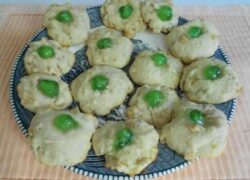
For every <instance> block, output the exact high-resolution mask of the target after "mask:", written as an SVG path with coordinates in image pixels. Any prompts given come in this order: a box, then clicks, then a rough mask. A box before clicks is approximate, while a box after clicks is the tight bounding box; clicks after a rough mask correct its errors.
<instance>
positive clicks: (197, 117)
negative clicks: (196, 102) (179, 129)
mask: <svg viewBox="0 0 250 180" xmlns="http://www.w3.org/2000/svg"><path fill="white" fill-rule="evenodd" d="M189 118H190V119H191V120H192V121H193V122H194V123H195V124H199V125H204V121H205V118H204V115H203V113H202V112H201V111H199V110H197V109H193V110H191V111H190V112H189Z"/></svg>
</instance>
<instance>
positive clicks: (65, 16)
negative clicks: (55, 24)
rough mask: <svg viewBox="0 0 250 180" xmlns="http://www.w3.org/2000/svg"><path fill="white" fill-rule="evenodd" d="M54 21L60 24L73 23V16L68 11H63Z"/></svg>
mask: <svg viewBox="0 0 250 180" xmlns="http://www.w3.org/2000/svg"><path fill="white" fill-rule="evenodd" d="M56 20H57V21H59V22H61V23H70V22H72V21H73V15H72V14H71V12H70V11H67V10H64V11H61V12H59V13H58V14H57V15H56Z"/></svg>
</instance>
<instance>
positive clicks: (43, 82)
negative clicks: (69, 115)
mask: <svg viewBox="0 0 250 180" xmlns="http://www.w3.org/2000/svg"><path fill="white" fill-rule="evenodd" d="M17 92H18V96H19V98H20V101H21V104H22V105H23V106H24V107H25V108H27V109H28V110H30V111H32V112H39V111H44V110H45V109H49V108H51V109H55V110H62V109H65V108H66V107H68V106H69V105H70V104H71V103H72V96H71V94H70V90H69V87H68V85H67V84H66V83H65V82H63V81H62V80H61V79H59V78H58V77H55V76H52V75H46V74H32V75H30V76H24V77H23V78H21V80H20V83H19V84H18V85H17Z"/></svg>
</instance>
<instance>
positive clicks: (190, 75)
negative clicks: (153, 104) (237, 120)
mask: <svg viewBox="0 0 250 180" xmlns="http://www.w3.org/2000/svg"><path fill="white" fill-rule="evenodd" d="M213 76H214V78H213ZM211 78H212V79H211ZM180 87H181V89H182V90H183V91H184V93H185V95H186V96H187V98H188V99H190V100H192V101H195V102H203V103H210V104H218V103H224V102H226V101H228V100H230V99H233V98H236V97H237V96H239V95H240V93H241V92H242V86H241V84H240V82H239V79H238V76H237V74H236V72H235V71H234V70H233V68H232V67H231V66H230V65H228V64H226V63H225V62H223V61H221V60H219V59H215V58H207V59H198V61H196V62H194V63H192V64H190V65H189V66H186V67H185V68H184V70H183V76H182V78H181V82H180Z"/></svg>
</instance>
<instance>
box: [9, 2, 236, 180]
mask: <svg viewBox="0 0 250 180" xmlns="http://www.w3.org/2000/svg"><path fill="white" fill-rule="evenodd" d="M99 10H100V6H97V7H91V8H88V10H87V11H88V14H89V17H90V21H91V28H92V29H93V28H97V27H99V26H102V25H103V24H102V19H101V16H100V13H99ZM186 22H187V20H186V19H184V18H182V17H180V18H179V25H181V24H184V23H186ZM150 34H151V33H142V34H139V35H138V36H136V37H135V38H134V39H133V40H132V41H133V44H134V46H135V48H134V50H133V54H132V61H133V59H134V57H135V56H136V55H137V54H138V53H139V52H140V51H142V50H145V49H162V48H164V44H163V43H164V42H163V41H164V38H162V36H164V35H163V34H162V35H153V34H151V35H150ZM42 37H48V34H47V30H46V29H45V28H43V29H41V30H40V31H39V32H37V33H36V34H35V35H34V36H33V37H32V38H31V40H30V41H28V42H27V43H26V44H25V45H24V47H23V49H22V50H21V52H20V53H19V55H18V56H17V58H16V63H15V65H14V66H13V70H12V74H11V79H10V89H9V96H10V103H11V106H12V110H13V114H14V116H15V119H16V121H17V124H18V126H19V127H20V129H21V131H22V132H23V134H24V135H25V136H26V137H27V136H28V128H29V125H30V121H31V119H32V117H33V116H34V114H33V113H32V112H30V111H28V110H27V109H25V108H24V107H23V106H22V105H21V104H20V99H19V97H18V93H17V89H16V87H17V85H18V83H19V81H20V79H21V78H22V77H23V76H25V75H26V72H25V69H24V55H25V53H26V51H27V49H28V48H29V44H30V43H31V42H33V41H37V40H40V39H41V38H42ZM141 39H143V40H141ZM70 50H73V51H74V52H75V57H76V63H75V65H74V66H73V68H72V69H71V71H70V72H69V73H67V74H65V75H64V76H62V80H63V81H65V82H67V83H69V84H70V83H71V82H72V81H73V79H75V77H77V76H78V75H79V74H80V73H82V72H84V71H86V70H87V69H88V68H89V67H90V65H89V63H88V61H87V57H86V54H85V51H86V46H84V47H79V46H78V47H73V48H70ZM214 56H215V57H216V58H218V59H220V60H221V61H225V62H226V63H228V64H229V63H230V62H229V60H228V58H227V56H226V55H225V53H224V52H223V50H222V48H221V47H219V48H218V49H217V51H216V52H215V54H214ZM128 66H129V65H128ZM128 66H127V67H125V68H124V69H123V70H124V71H126V72H127V70H128ZM135 86H136V85H135ZM177 91H178V94H179V95H180V96H181V95H182V94H181V92H180V91H179V90H177ZM129 98H130V97H128V98H127V100H126V101H125V102H124V104H123V105H121V106H119V107H118V108H116V109H114V110H113V111H112V113H111V114H110V115H108V116H102V117H98V119H99V120H100V123H105V119H107V118H109V119H112V120H119V119H121V118H123V117H124V110H125V109H126V106H127V102H128V99H129ZM76 105H77V103H73V104H72V105H71V107H74V106H76ZM235 106H236V99H233V100H230V101H228V102H226V103H223V104H218V105H216V107H217V108H218V109H220V110H222V111H223V112H224V113H225V114H226V116H227V119H228V122H229V123H230V121H231V120H232V115H233V113H234V110H235ZM71 107H69V108H71ZM158 147H159V154H158V157H157V159H156V161H154V162H153V163H152V164H150V165H149V166H148V167H147V168H146V169H145V170H144V171H143V172H141V173H140V174H138V175H136V176H135V177H129V176H127V175H125V174H123V173H119V172H117V171H114V170H110V169H107V168H105V167H104V161H105V160H104V157H102V156H96V155H95V153H94V152H93V150H90V151H89V154H88V157H87V159H86V160H85V161H84V162H83V163H80V164H78V165H75V166H72V167H65V168H67V169H69V170H71V171H74V172H76V173H79V174H82V175H84V176H90V177H94V178H98V179H104V180H105V179H107V180H110V179H148V178H153V177H156V176H162V175H166V174H169V173H172V172H174V171H176V170H178V169H180V168H183V167H185V166H187V165H188V164H189V163H190V162H188V161H186V160H185V159H184V158H183V157H182V156H180V155H178V154H177V153H175V152H174V151H173V150H171V149H170V148H168V147H167V146H165V145H162V144H159V145H158Z"/></svg>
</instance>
